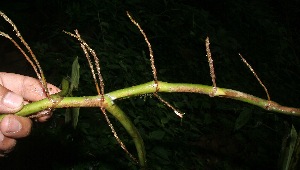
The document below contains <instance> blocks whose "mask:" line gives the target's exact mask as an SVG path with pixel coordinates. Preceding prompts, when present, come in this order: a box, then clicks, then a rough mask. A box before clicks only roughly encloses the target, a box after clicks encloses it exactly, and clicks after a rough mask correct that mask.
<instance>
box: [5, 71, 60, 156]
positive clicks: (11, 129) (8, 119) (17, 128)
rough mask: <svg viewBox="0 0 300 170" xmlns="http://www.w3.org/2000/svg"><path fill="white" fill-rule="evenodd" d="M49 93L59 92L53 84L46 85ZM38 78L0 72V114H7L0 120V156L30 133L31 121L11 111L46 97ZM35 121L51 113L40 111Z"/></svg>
mask: <svg viewBox="0 0 300 170" xmlns="http://www.w3.org/2000/svg"><path fill="white" fill-rule="evenodd" d="M47 87H48V90H49V93H50V94H55V93H57V92H59V91H60V90H59V88H57V87H55V86H54V85H51V84H48V85H47ZM46 97H47V96H46V94H45V92H44V90H43V87H42V85H41V83H40V82H39V80H37V79H35V78H32V77H28V76H23V75H19V74H14V73H5V72H0V114H8V115H7V116H5V117H4V118H3V119H2V121H1V122H0V157H1V156H2V157H3V156H5V154H6V153H9V152H10V151H11V150H12V149H13V147H14V146H15V145H16V143H17V139H19V138H22V137H26V136H28V135H29V134H30V130H31V124H32V121H31V120H30V119H29V118H26V117H20V116H15V115H13V113H15V112H17V111H19V110H21V109H22V107H23V106H24V105H25V104H27V103H30V102H34V101H38V100H41V99H43V98H46ZM41 115H42V116H41V117H38V118H37V121H40V122H44V121H46V120H47V119H48V118H49V117H50V116H51V114H45V112H44V113H41Z"/></svg>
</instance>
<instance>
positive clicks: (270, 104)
mask: <svg viewBox="0 0 300 170" xmlns="http://www.w3.org/2000/svg"><path fill="white" fill-rule="evenodd" d="M158 85H159V91H158V92H166V93H175V92H186V93H199V94H206V95H209V94H210V93H211V89H212V86H208V85H202V84H188V83H167V82H161V81H158ZM155 91H156V86H155V83H154V82H153V81H151V82H148V83H145V84H141V85H137V86H132V87H128V88H124V89H120V90H116V91H113V92H110V93H107V94H105V102H104V103H103V107H105V108H106V107H107V105H108V102H109V101H114V100H117V99H121V98H128V97H133V96H139V95H143V94H149V93H154V92H155ZM215 96H218V97H226V98H231V99H234V100H239V101H242V102H246V103H249V104H252V105H255V106H258V107H261V108H263V109H265V110H269V111H273V112H277V113H282V114H287V115H293V116H300V109H299V108H293V107H287V106H281V105H280V104H278V103H276V102H274V101H268V100H265V99H262V98H259V97H255V96H253V95H250V94H246V93H243V92H240V91H236V90H231V89H226V88H218V89H217V91H216V93H215ZM51 97H52V98H55V97H60V96H59V95H52V96H51ZM100 100H101V96H85V97H64V98H63V99H62V100H61V102H60V103H58V104H57V105H56V106H55V108H69V107H100ZM52 105H53V103H52V102H51V101H49V100H48V99H43V100H40V101H37V102H33V103H31V104H28V105H26V106H24V107H23V109H22V110H20V111H19V112H17V113H16V115H19V116H29V115H31V114H34V113H36V112H39V111H42V110H45V109H49V108H51V107H52ZM2 117H3V115H1V116H0V120H1V119H2Z"/></svg>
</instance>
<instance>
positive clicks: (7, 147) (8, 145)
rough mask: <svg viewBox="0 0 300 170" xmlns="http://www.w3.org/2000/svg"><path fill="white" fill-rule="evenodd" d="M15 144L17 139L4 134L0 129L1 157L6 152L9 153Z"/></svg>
mask: <svg viewBox="0 0 300 170" xmlns="http://www.w3.org/2000/svg"><path fill="white" fill-rule="evenodd" d="M16 144H17V141H16V140H15V139H12V138H8V137H6V136H4V135H3V134H2V133H1V131H0V157H3V156H5V154H6V153H9V152H10V151H11V150H12V149H13V147H14V146H15V145H16Z"/></svg>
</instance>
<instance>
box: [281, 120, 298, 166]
mask: <svg viewBox="0 0 300 170" xmlns="http://www.w3.org/2000/svg"><path fill="white" fill-rule="evenodd" d="M297 137H298V135H297V131H296V129H295V127H294V125H292V127H291V131H290V133H289V134H288V136H287V137H286V138H285V139H284V142H283V150H282V152H281V157H282V158H283V159H282V161H281V166H282V168H281V169H282V170H289V169H292V168H291V167H293V166H294V165H293V161H292V160H293V153H294V151H295V146H296V143H297Z"/></svg>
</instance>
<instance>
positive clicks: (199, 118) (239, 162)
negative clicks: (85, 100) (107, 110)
mask: <svg viewBox="0 0 300 170" xmlns="http://www.w3.org/2000/svg"><path fill="white" fill-rule="evenodd" d="M299 7H300V2H299V1H297V0H290V1H279V0H277V1H274V0H273V1H271V0H269V1H268V0H266V1H260V0H253V1H251V2H246V1H243V0H228V1H219V0H202V1H196V0H194V1H193V0H186V1H183V0H181V1H180V0H165V1H159V0H152V1H139V0H128V1H114V0H113V1H109V0H103V1H97V0H86V1H80V0H75V1H68V0H52V1H42V0H31V1H6V2H1V3H0V10H2V11H3V12H4V13H5V14H6V15H8V16H9V17H10V18H11V19H12V20H13V21H14V23H15V24H16V25H17V26H18V28H19V30H20V31H21V33H22V35H23V36H24V38H25V40H26V41H27V42H28V43H29V44H30V46H31V48H32V49H33V50H34V52H35V53H36V55H37V56H38V59H39V61H40V63H41V65H42V68H43V69H44V71H45V75H46V78H47V80H48V81H49V82H51V83H53V84H55V85H57V86H59V84H60V81H61V79H62V78H63V77H64V76H68V75H70V71H71V64H72V61H73V59H74V58H75V57H76V56H79V62H80V64H81V82H80V87H79V88H80V89H79V90H78V91H77V92H76V95H78V96H82V95H95V94H96V91H95V88H94V86H93V81H92V78H91V74H90V71H89V68H88V65H87V62H86V61H85V57H84V55H83V53H82V51H81V50H80V47H79V45H78V43H77V42H76V41H74V39H73V38H71V37H70V36H68V35H66V34H64V33H63V32H62V30H66V31H70V32H72V31H73V30H74V29H78V30H79V32H80V34H81V35H82V37H83V38H84V39H85V40H86V41H87V42H88V43H89V45H90V46H91V47H92V48H94V49H95V51H96V52H97V54H98V56H99V58H100V62H101V65H102V68H101V69H102V71H103V76H104V80H105V85H106V86H105V88H106V92H109V91H113V90H117V89H120V88H124V87H129V86H132V85H137V84H140V83H145V82H148V81H151V80H152V73H151V68H150V64H149V59H148V49H147V46H146V43H145V42H144V39H143V37H142V35H141V34H140V33H139V31H138V30H137V29H136V28H135V26H134V25H133V24H132V23H131V22H130V20H129V19H128V18H127V16H126V13H125V12H126V11H127V10H128V11H130V13H131V14H132V16H133V17H134V18H136V20H137V21H138V22H139V23H140V25H141V26H142V28H143V29H144V31H145V32H146V34H147V36H148V38H149V41H150V42H151V44H152V48H153V50H154V56H155V59H156V60H155V62H156V67H157V70H158V78H159V80H161V81H167V82H182V83H198V84H208V85H210V84H211V79H210V75H209V67H208V64H207V58H206V56H205V55H206V53H205V43H204V40H205V38H206V37H207V36H209V37H210V42H211V51H212V55H213V59H214V64H215V73H216V76H217V85H218V86H219V87H224V88H230V89H235V90H239V91H242V92H246V93H250V94H253V95H255V96H258V97H262V98H266V94H265V92H264V90H263V88H262V87H261V86H260V85H259V83H258V82H257V80H256V79H255V77H254V76H253V75H252V73H251V72H250V71H249V69H248V68H247V67H246V66H245V65H244V64H243V63H242V62H241V60H240V58H239V56H238V53H241V54H242V55H243V56H244V57H245V58H246V59H247V61H248V62H249V63H250V64H251V65H252V67H253V68H254V69H255V71H256V73H257V74H258V76H259V77H260V79H261V80H262V81H263V82H264V84H265V86H266V87H267V88H268V90H269V93H270V96H271V99H272V100H273V101H276V102H278V103H280V104H283V105H287V106H293V107H299V103H300V98H299V93H300V91H299V84H298V82H299V80H300V78H299V76H298V75H299V73H300V69H299V65H300V61H299V57H298V56H299V49H300V48H299V43H300V41H299V40H300V39H299V31H298V30H299V24H298V23H299V19H298V16H300V15H299V12H300V11H299V9H300V8H299ZM0 30H1V31H4V32H6V33H9V34H10V35H11V36H13V35H14V33H13V32H12V28H11V27H10V26H9V25H8V24H7V23H5V22H4V20H3V19H2V20H1V21H0ZM0 43H1V46H0V61H1V65H0V71H5V72H14V73H19V74H24V75H30V76H35V75H34V73H33V71H32V68H31V67H30V65H28V64H27V62H26V60H25V59H24V57H23V56H22V55H21V54H20V52H18V50H17V49H16V48H15V47H14V46H13V45H12V44H11V43H10V42H9V41H8V40H6V39H4V38H1V40H0ZM162 96H163V97H164V98H165V99H166V100H168V101H170V103H171V104H172V105H174V106H176V107H177V108H179V109H180V110H181V111H183V112H185V113H187V114H186V115H185V117H184V119H183V120H182V125H181V120H180V119H179V118H178V117H177V116H176V115H175V114H174V113H173V111H172V110H170V109H168V108H166V107H165V106H164V105H163V104H161V103H160V102H159V101H157V100H156V99H155V98H151V97H147V96H141V97H137V98H132V99H127V100H121V101H118V105H120V106H121V108H122V109H123V110H124V111H125V112H126V113H127V114H128V115H129V116H130V118H131V120H132V121H133V122H134V123H135V125H136V126H137V128H138V129H139V131H140V133H141V135H142V137H143V139H144V141H145V144H146V150H147V158H148V164H149V167H150V168H151V169H277V168H278V167H279V164H280V152H281V149H282V148H284V146H282V140H283V139H284V138H285V136H286V135H287V134H288V132H289V130H290V126H291V125H292V124H294V126H295V127H296V129H298V128H299V119H298V118H297V117H290V116H285V115H280V114H276V113H275V114H274V113H271V112H268V111H265V110H262V109H259V108H257V107H254V106H251V105H248V104H244V103H241V102H237V101H232V100H229V99H220V98H209V97H208V96H204V95H197V94H162ZM245 112H247V113H249V115H250V116H251V117H250V119H249V120H248V122H247V123H246V124H245V125H244V126H243V127H242V128H241V129H238V130H234V129H235V126H236V124H235V122H236V119H237V118H238V116H239V115H240V114H241V113H245ZM63 115H64V110H57V111H55V112H54V116H53V118H52V119H51V120H50V121H48V122H47V123H44V124H41V123H34V127H33V129H32V134H31V135H30V137H28V138H26V139H21V140H19V143H18V145H17V147H16V148H15V150H14V151H13V152H12V153H11V154H10V155H9V157H7V158H5V159H2V160H0V166H1V169H72V168H73V169H120V168H122V169H126V168H128V169H136V168H138V167H137V166H136V165H134V164H133V163H132V162H130V160H129V159H128V158H127V157H126V154H125V153H124V152H123V151H122V150H121V148H120V147H119V146H118V144H117V143H116V142H115V139H114V137H113V135H112V134H111V132H110V129H109V128H108V125H107V124H106V122H105V120H104V118H103V116H102V115H101V113H100V111H99V109H81V114H80V117H79V124H78V127H77V128H76V129H72V127H71V125H69V124H65V123H64V116H63ZM112 121H113V124H114V126H115V128H116V129H117V130H118V134H119V135H120V136H121V139H122V140H123V141H124V142H125V143H126V145H127V146H128V147H129V149H130V150H131V152H132V153H135V150H134V146H133V143H132V141H131V139H130V138H129V136H128V135H127V134H126V132H125V131H124V130H123V129H122V127H121V126H120V124H119V123H118V122H116V121H114V119H113V118H112Z"/></svg>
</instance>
